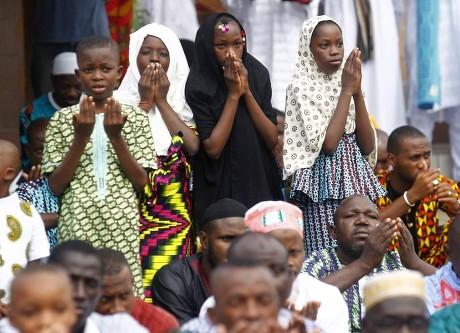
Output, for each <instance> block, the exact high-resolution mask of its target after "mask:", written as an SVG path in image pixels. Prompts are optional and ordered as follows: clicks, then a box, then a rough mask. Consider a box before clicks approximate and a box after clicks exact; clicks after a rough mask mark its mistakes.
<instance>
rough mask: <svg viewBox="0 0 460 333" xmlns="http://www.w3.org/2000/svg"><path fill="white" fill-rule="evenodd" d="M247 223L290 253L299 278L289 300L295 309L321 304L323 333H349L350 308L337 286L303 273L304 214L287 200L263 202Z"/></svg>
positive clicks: (319, 323)
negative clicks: (311, 303)
mask: <svg viewBox="0 0 460 333" xmlns="http://www.w3.org/2000/svg"><path fill="white" fill-rule="evenodd" d="M244 221H245V223H246V225H247V226H248V228H249V230H251V231H253V232H262V233H268V234H269V235H271V236H273V237H274V238H275V239H276V240H278V241H279V242H280V243H281V244H283V245H284V247H285V248H286V250H287V251H288V255H289V257H288V266H289V270H290V271H291V272H292V274H293V275H294V276H295V277H296V278H295V280H294V283H293V285H292V291H291V294H290V296H289V298H288V302H289V304H292V308H294V309H295V310H296V311H302V310H303V309H306V307H307V308H308V306H309V303H310V302H319V304H320V306H319V309H318V313H317V316H316V320H315V324H316V325H317V326H318V327H319V328H320V329H321V332H324V333H340V332H343V333H347V332H348V308H347V305H346V304H345V301H344V300H343V297H342V295H341V294H340V291H339V290H338V289H337V287H334V286H331V285H329V284H327V283H324V282H321V281H319V280H317V279H315V278H313V277H311V276H310V275H309V274H307V273H300V270H301V268H302V263H303V260H304V246H303V240H304V236H303V215H302V211H301V210H300V209H299V208H297V207H296V206H294V205H292V204H290V203H287V202H284V201H264V202H261V203H259V204H257V205H255V206H253V207H252V208H250V209H249V210H248V211H247V213H246V215H245V217H244ZM299 273H300V274H299ZM331 313H333V314H334V316H331Z"/></svg>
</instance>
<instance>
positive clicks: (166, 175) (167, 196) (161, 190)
mask: <svg viewBox="0 0 460 333" xmlns="http://www.w3.org/2000/svg"><path fill="white" fill-rule="evenodd" d="M182 144H183V141H182V138H181V137H180V136H178V135H177V136H174V137H173V138H172V143H171V146H170V147H169V149H168V155H167V156H160V157H159V161H158V164H159V165H158V168H157V169H156V170H153V171H151V172H150V174H149V183H148V184H147V185H146V187H145V190H144V194H143V197H142V198H141V200H140V215H141V218H140V258H141V266H142V276H143V286H144V290H145V301H147V302H150V303H151V302H152V291H151V287H152V280H153V277H154V276H155V273H156V272H157V271H158V270H159V269H160V268H161V267H163V266H164V265H166V264H168V263H169V262H171V261H172V260H173V259H176V258H184V257H185V256H189V255H191V254H192V252H193V242H192V239H193V237H192V221H191V216H192V215H191V211H192V210H191V209H192V206H191V202H192V201H191V197H190V172H191V168H190V164H189V163H188V161H187V159H186V157H185V154H184V152H183V151H182Z"/></svg>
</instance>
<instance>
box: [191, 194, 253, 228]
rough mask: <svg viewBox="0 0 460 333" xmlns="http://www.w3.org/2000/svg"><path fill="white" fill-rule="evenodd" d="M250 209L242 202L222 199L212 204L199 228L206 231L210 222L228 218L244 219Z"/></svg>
mask: <svg viewBox="0 0 460 333" xmlns="http://www.w3.org/2000/svg"><path fill="white" fill-rule="evenodd" d="M247 210H248V208H247V207H246V206H245V205H243V204H242V203H241V202H239V201H236V200H234V199H230V198H223V199H220V200H218V201H216V202H214V203H212V204H210V205H209V206H208V207H207V208H206V210H205V211H204V213H203V216H202V217H201V219H200V223H199V228H200V231H201V230H205V229H206V228H208V225H209V224H210V222H212V221H214V220H217V219H224V218H228V217H242V218H243V217H244V214H246V212H247Z"/></svg>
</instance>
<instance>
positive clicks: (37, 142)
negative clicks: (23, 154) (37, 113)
mask: <svg viewBox="0 0 460 333" xmlns="http://www.w3.org/2000/svg"><path fill="white" fill-rule="evenodd" d="M48 123H49V122H48V121H47V120H39V121H37V122H36V123H32V124H31V125H30V127H29V129H28V135H29V143H28V144H27V146H26V151H27V155H28V156H29V160H30V163H31V164H32V165H38V164H41V163H42V156H43V146H44V144H45V134H46V127H47V125H48Z"/></svg>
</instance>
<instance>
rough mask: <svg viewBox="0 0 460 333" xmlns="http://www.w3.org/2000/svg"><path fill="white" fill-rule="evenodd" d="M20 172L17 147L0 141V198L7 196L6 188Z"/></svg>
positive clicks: (8, 142)
mask: <svg viewBox="0 0 460 333" xmlns="http://www.w3.org/2000/svg"><path fill="white" fill-rule="evenodd" d="M20 170H21V160H20V153H19V149H18V147H16V146H15V145H14V144H13V143H11V142H10V141H6V140H2V139H0V198H1V197H4V196H7V195H8V188H9V186H10V184H11V182H12V181H13V180H14V178H15V177H16V175H17V174H18V172H19V171H20Z"/></svg>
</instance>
